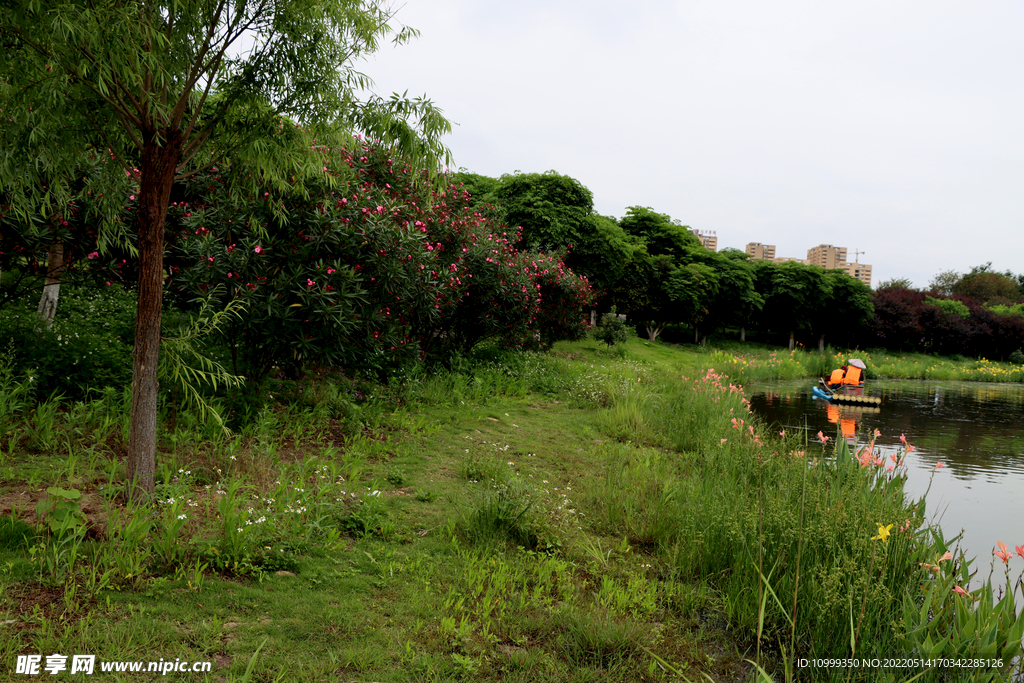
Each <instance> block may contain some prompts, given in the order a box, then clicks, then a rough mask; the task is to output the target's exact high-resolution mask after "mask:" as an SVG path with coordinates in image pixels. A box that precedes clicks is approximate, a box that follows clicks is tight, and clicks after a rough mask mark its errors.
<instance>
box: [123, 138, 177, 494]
mask: <svg viewBox="0 0 1024 683" xmlns="http://www.w3.org/2000/svg"><path fill="white" fill-rule="evenodd" d="M180 154H181V141H180V137H179V135H178V134H176V133H175V134H172V137H170V139H167V140H164V141H163V144H162V145H160V144H158V140H157V138H156V136H155V135H154V134H152V133H149V134H148V136H147V138H146V140H145V144H144V145H143V148H142V183H141V187H140V188H139V208H138V213H137V214H136V216H135V222H136V229H137V231H138V239H139V245H138V246H139V298H138V304H137V308H136V319H135V348H134V349H133V350H132V412H131V426H130V428H129V432H128V491H129V495H130V496H131V497H132V498H133V499H136V500H145V499H148V498H149V497H150V496H151V495H152V493H153V487H154V483H155V481H154V475H155V472H156V408H157V392H158V391H159V388H160V385H159V382H158V379H157V365H158V363H159V360H160V315H161V310H162V308H163V298H164V282H163V280H164V221H165V220H166V218H167V206H168V204H169V203H170V198H171V186H172V185H173V184H174V173H175V169H176V167H177V164H178V157H179V156H180Z"/></svg>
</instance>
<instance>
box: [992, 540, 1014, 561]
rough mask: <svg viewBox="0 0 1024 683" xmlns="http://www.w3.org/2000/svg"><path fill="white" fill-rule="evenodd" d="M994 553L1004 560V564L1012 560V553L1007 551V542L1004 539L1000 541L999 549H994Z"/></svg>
mask: <svg viewBox="0 0 1024 683" xmlns="http://www.w3.org/2000/svg"><path fill="white" fill-rule="evenodd" d="M992 554H993V555H995V556H996V557H998V558H999V559H1000V560H1002V561H1003V564H1006V563H1007V562H1009V561H1010V557H1011V555H1010V553H1008V552H1006V544H1005V543H1003V542H1002V541H999V550H993V551H992Z"/></svg>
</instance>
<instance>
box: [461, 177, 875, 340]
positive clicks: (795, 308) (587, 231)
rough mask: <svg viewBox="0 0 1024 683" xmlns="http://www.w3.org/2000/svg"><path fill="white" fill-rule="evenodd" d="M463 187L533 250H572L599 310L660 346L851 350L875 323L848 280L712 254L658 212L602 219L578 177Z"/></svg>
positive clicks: (488, 181) (865, 298)
mask: <svg viewBox="0 0 1024 683" xmlns="http://www.w3.org/2000/svg"><path fill="white" fill-rule="evenodd" d="M457 178H458V179H459V180H461V181H462V182H463V183H464V186H465V187H466V188H467V189H468V190H469V191H470V193H471V194H472V198H471V201H473V202H474V203H475V204H476V205H477V206H478V208H479V209H480V210H481V211H490V212H493V213H494V214H496V215H497V216H499V217H501V218H502V219H504V220H506V221H507V222H508V223H509V224H510V225H518V226H521V227H522V234H523V242H524V243H526V244H531V245H536V246H537V247H540V248H543V249H547V250H555V251H562V250H564V251H566V252H567V255H566V257H565V261H566V263H567V264H569V265H570V266H571V267H572V268H573V269H574V270H575V271H576V272H579V273H581V274H584V275H586V276H587V277H588V278H589V279H590V281H591V283H592V284H593V285H594V288H595V290H596V294H597V302H598V307H599V308H601V309H603V310H607V309H608V308H610V307H611V306H613V305H614V306H616V308H617V310H619V311H620V312H623V313H627V314H628V315H629V317H630V319H631V320H633V321H635V322H637V323H639V324H640V325H641V326H642V327H643V329H644V330H645V331H646V333H647V335H648V338H649V339H651V340H652V341H653V340H654V339H656V338H657V337H658V336H659V335H660V334H661V333H662V331H663V330H665V329H666V327H667V326H669V325H676V326H680V325H682V326H687V327H689V328H690V329H692V331H693V335H694V339H695V340H700V339H703V338H704V337H705V336H706V335H707V334H709V333H712V332H714V331H716V330H721V329H724V328H732V329H738V330H739V331H740V334H741V336H742V335H744V334H745V330H746V329H753V328H756V329H758V330H762V331H765V332H769V333H772V334H777V335H784V336H785V337H787V338H788V339H789V343H790V344H791V345H792V344H794V343H795V340H796V337H797V335H798V334H801V335H805V336H807V335H813V337H814V339H815V341H817V342H818V343H819V344H822V345H823V344H824V343H825V339H826V337H829V338H830V339H831V338H834V339H836V340H837V341H847V342H848V341H850V340H851V339H852V338H853V335H854V334H855V333H856V328H857V327H858V326H859V325H861V324H863V323H864V322H865V321H866V320H867V319H868V318H869V317H870V316H871V290H870V289H869V288H868V287H867V286H865V285H864V284H863V283H861V282H859V281H858V280H855V279H853V278H851V277H849V276H848V275H846V274H845V273H843V272H841V271H825V270H824V269H822V268H819V267H816V266H808V265H804V264H800V263H795V262H790V263H771V262H767V261H751V260H750V259H749V257H748V256H747V255H746V254H744V253H742V252H739V251H737V250H734V249H726V250H723V251H722V252H714V251H710V250H708V249H705V248H704V247H703V246H702V245H701V244H700V241H699V240H698V239H697V237H696V236H695V235H694V234H693V233H692V231H691V230H690V228H689V227H687V226H685V225H682V224H681V223H680V222H679V221H676V220H673V219H672V218H671V217H670V216H668V215H666V214H661V213H658V212H656V211H654V210H652V209H650V208H645V207H640V206H634V207H630V208H629V209H628V210H627V212H626V215H625V216H624V217H623V218H621V219H619V220H616V219H614V218H610V217H607V216H601V215H599V214H597V213H595V212H594V209H593V196H592V195H591V193H590V191H589V190H587V189H586V188H585V187H583V186H582V185H581V184H580V183H579V182H578V181H576V180H574V179H573V178H570V177H568V176H564V175H560V174H558V173H555V172H553V171H549V172H547V173H542V174H538V173H528V174H524V173H516V174H512V175H505V176H502V177H501V178H499V179H495V178H487V177H485V176H480V175H475V174H469V173H461V174H459V175H458V176H457Z"/></svg>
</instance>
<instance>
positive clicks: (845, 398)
mask: <svg viewBox="0 0 1024 683" xmlns="http://www.w3.org/2000/svg"><path fill="white" fill-rule="evenodd" d="M811 393H812V394H814V395H815V396H817V397H818V398H823V399H825V400H826V401H831V402H832V403H846V404H850V405H867V406H878V405H881V404H882V399H881V398H879V397H878V396H858V395H856V394H844V393H841V392H836V393H829V392H827V391H825V390H824V389H822V388H820V387H811Z"/></svg>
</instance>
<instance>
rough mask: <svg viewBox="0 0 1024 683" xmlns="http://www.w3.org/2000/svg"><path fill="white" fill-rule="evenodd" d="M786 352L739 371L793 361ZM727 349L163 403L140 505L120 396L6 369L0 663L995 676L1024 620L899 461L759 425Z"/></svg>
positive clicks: (500, 673)
mask: <svg viewBox="0 0 1024 683" xmlns="http://www.w3.org/2000/svg"><path fill="white" fill-rule="evenodd" d="M731 355H734V354H731ZM781 355H782V356H784V357H783V358H782V359H781V361H780V360H779V356H780V354H776V356H775V357H774V360H772V361H771V362H772V365H770V366H769V364H768V362H767V361H765V362H764V363H763V364H760V365H759V364H753V369H750V370H747V372H754V371H755V370H757V371H758V372H761V371H771V372H776V371H778V372H790V371H795V370H794V369H793V367H792V365H791V364H792V363H798V362H800V363H801V364H802V361H799V360H796V361H795V360H793V357H788V356H789V355H788V354H786V353H785V352H782V354H781ZM764 357H765V358H766V359H767V358H770V357H771V352H770V351H765V352H764ZM719 360H725V356H724V355H723V356H721V358H720V357H719V356H716V355H715V353H714V352H694V351H688V350H683V349H677V348H673V347H671V346H667V345H661V344H654V345H652V344H647V343H645V342H642V341H639V340H632V341H630V342H629V344H627V345H626V347H625V348H623V349H613V350H606V349H604V348H602V346H600V345H598V344H597V343H595V342H579V343H576V344H567V345H559V346H558V347H556V350H555V352H553V353H550V354H545V355H532V354H522V355H515V356H504V355H493V356H491V357H489V358H488V357H486V356H484V355H482V356H479V357H477V358H475V359H473V360H471V361H467V362H466V363H465V365H464V366H463V367H461V368H456V369H455V370H452V371H447V372H425V371H424V372H421V373H419V374H413V375H412V376H410V377H408V378H406V380H405V381H403V382H401V383H395V384H393V385H391V386H380V385H371V384H359V383H353V382H351V381H349V380H346V379H344V378H339V377H336V376H330V375H328V374H324V375H322V376H313V377H311V378H310V379H308V380H306V381H304V382H301V383H280V384H278V385H275V387H274V388H273V389H272V390H271V393H272V394H273V395H274V401H273V402H272V403H270V404H268V405H267V406H266V407H265V408H263V409H262V410H261V411H259V413H258V414H257V416H256V418H255V419H253V420H252V421H250V422H249V423H247V424H246V425H245V426H244V427H241V428H240V429H239V430H238V431H236V432H235V433H230V434H229V433H225V432H224V431H223V430H222V429H221V428H220V427H219V426H218V425H217V424H216V423H214V422H212V421H203V420H201V419H199V418H197V417H195V416H193V415H190V414H182V413H178V414H173V413H172V412H170V411H168V412H166V413H165V414H164V415H163V416H162V430H161V444H160V451H161V452H160V454H159V457H158V462H159V467H160V472H159V477H158V481H159V485H158V491H157V499H158V500H157V501H156V502H155V503H154V504H152V505H149V506H131V505H128V504H126V502H125V501H124V500H123V498H122V496H121V494H120V490H121V487H120V486H119V485H118V484H119V482H121V481H122V480H123V477H124V465H123V454H124V446H123V444H124V442H125V440H126V433H127V418H126V416H127V410H128V406H127V402H128V399H127V397H126V396H125V395H123V394H121V393H117V392H108V393H106V394H104V395H103V396H101V397H98V398H96V399H95V400H92V401H88V402H76V403H71V402H67V403H65V402H60V401H57V400H53V399H51V400H50V401H46V402H43V403H40V404H35V405H29V403H28V399H29V396H28V393H27V390H26V393H19V392H21V390H22V389H23V388H25V387H28V386H30V385H29V384H28V383H27V382H28V380H27V379H26V378H16V377H6V378H5V379H4V384H5V386H4V387H3V388H2V390H0V393H2V395H3V396H4V398H3V403H2V404H0V433H2V434H3V440H2V444H0V448H2V450H3V455H2V459H0V475H2V476H0V479H2V481H3V482H4V483H3V485H2V488H0V514H3V515H5V516H4V517H2V518H0V525H2V526H0V581H2V582H3V590H2V593H0V624H2V625H0V629H3V635H4V637H3V638H0V667H6V668H4V669H2V670H3V671H4V673H8V672H13V671H14V662H15V661H16V659H17V656H18V655H25V654H42V655H44V657H45V655H49V654H51V653H54V652H61V653H64V652H68V653H71V652H73V653H86V654H95V655H96V656H97V658H98V659H100V660H138V661H150V660H153V661H155V660H158V659H161V658H162V659H164V660H174V659H175V658H180V659H182V660H189V661H211V662H214V663H215V668H214V670H213V671H212V672H211V673H209V674H188V675H185V674H177V675H179V676H185V677H186V678H188V677H189V676H191V677H192V678H191V679H194V680H211V681H213V680H230V681H241V680H251V681H276V680H284V681H288V680H296V681H298V680H301V681H318V680H323V681H328V680H331V681H334V680H360V681H368V680H373V681H449V680H466V681H538V680H550V681H645V680H647V681H656V680H709V679H710V680H713V681H749V680H754V679H755V678H756V677H757V676H759V675H760V676H762V678H763V677H764V674H759V671H760V670H762V669H763V670H765V671H769V672H772V673H773V674H775V675H776V676H777V679H778V680H782V679H786V678H789V679H796V680H864V681H879V680H906V679H908V678H910V677H911V676H913V675H915V674H917V673H919V672H921V671H924V675H923V677H922V678H919V679H918V680H959V679H961V678H962V679H963V680H978V678H977V675H978V674H979V673H981V674H984V675H989V676H991V680H1000V679H1001V677H1002V676H1005V675H1006V674H1007V670H1008V667H1009V665H1010V661H1009V656H1011V655H1012V654H1013V653H1014V652H1016V651H1017V649H1019V642H1020V632H1019V631H1020V630H1024V616H1018V614H1017V612H1018V611H1020V610H1016V609H1015V608H1014V606H1013V603H1012V599H1008V598H1004V599H1003V600H1002V601H1000V602H999V603H997V607H996V608H993V609H994V610H995V611H992V610H988V611H985V610H987V607H986V608H985V609H980V608H973V607H972V605H974V604H975V601H974V599H973V598H972V597H970V596H966V597H965V596H961V595H959V594H957V593H955V592H954V588H955V586H957V585H961V586H962V585H966V582H965V572H968V571H969V562H968V561H967V560H965V559H964V558H952V559H951V560H942V559H941V557H942V555H943V553H944V552H945V550H946V546H945V544H944V542H943V541H942V539H941V538H939V537H936V535H935V532H933V531H932V530H930V529H927V528H924V527H923V526H922V520H923V519H924V507H923V501H911V502H907V501H905V500H904V497H903V490H902V478H901V477H900V472H901V469H902V468H901V466H900V463H899V460H898V459H897V460H896V461H894V462H892V463H886V462H881V463H879V462H876V459H875V457H874V454H873V453H872V451H871V448H870V445H865V446H866V447H867V449H866V450H861V451H858V452H850V451H849V450H848V448H847V447H846V445H845V444H840V446H839V447H838V449H837V448H836V446H835V442H834V439H828V440H827V442H826V443H821V442H820V441H814V442H810V443H808V442H804V441H801V440H799V439H797V438H795V437H794V436H792V435H782V434H770V433H765V431H764V430H762V429H761V428H760V426H759V425H758V424H757V422H756V420H754V419H753V418H752V416H751V415H750V414H749V412H748V410H747V406H746V402H745V399H744V397H743V394H742V392H741V391H740V390H739V389H738V387H736V386H735V385H736V382H737V378H733V379H732V380H730V379H729V378H727V377H726V376H724V375H723V374H721V373H722V372H723V367H724V366H721V363H719V362H718V361H719ZM776 361H778V362H777V363H776ZM741 362H742V360H741ZM751 365H752V364H751V362H750V360H749V359H748V360H747V367H748V368H749V367H751ZM712 368H714V369H712ZM764 368H768V370H764ZM777 369H781V370H777ZM823 436H827V435H823ZM887 464H891V465H892V468H891V471H890V470H889V469H887V467H886V465H887ZM922 564H923V565H925V566H922ZM932 566H934V567H936V570H935V571H933V570H932V569H931V567H932ZM1018 586H1019V584H1018ZM982 590H984V589H982ZM980 597H981V599H980V600H978V601H977V603H976V604H979V605H981V604H985V596H984V595H981V596H980ZM988 604H995V603H994V601H993V600H991V598H989V602H988ZM1022 615H1024V612H1022ZM993 624H994V626H993ZM1014 629H1017V630H1016V631H1015V630H1014ZM1014 639H1016V640H1014ZM993 643H995V645H993ZM992 647H996V648H997V650H998V651H997V652H995V655H996V656H998V655H1003V656H1006V661H1005V663H1004V666H1003V668H1001V669H985V670H984V671H979V670H973V671H972V672H971V678H963V677H962V676H961V673H962V672H958V671H954V670H952V669H940V668H938V667H933V668H932V669H930V670H924V669H921V668H920V667H919V668H914V669H887V670H885V669H871V668H866V667H860V668H857V669H843V670H840V669H829V668H825V667H809V668H803V669H797V668H796V667H795V666H794V660H795V659H796V658H801V657H803V658H813V657H825V658H840V657H851V656H852V657H858V658H863V657H879V658H882V657H890V656H894V655H896V654H899V653H903V654H907V655H911V654H915V653H918V654H919V653H922V652H925V651H929V650H934V651H935V652H942V653H946V654H949V653H965V654H973V655H976V656H980V654H982V653H987V652H989V650H986V649H985V648H989V649H991V648H992ZM943 648H945V649H943ZM119 676H120V677H119ZM12 677H13V674H12ZM108 679H109V680H126V681H127V680H139V675H138V674H127V673H126V674H120V675H119V674H108Z"/></svg>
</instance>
